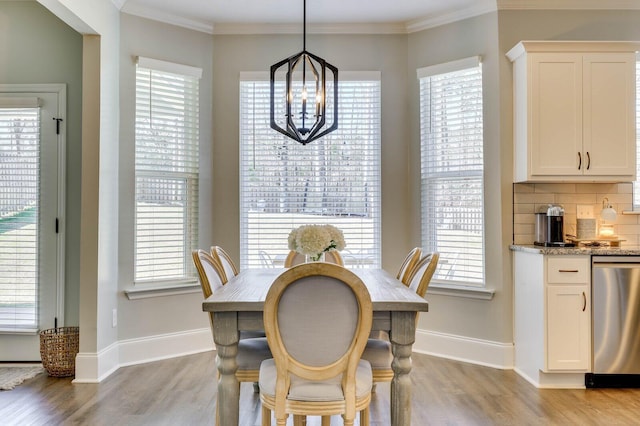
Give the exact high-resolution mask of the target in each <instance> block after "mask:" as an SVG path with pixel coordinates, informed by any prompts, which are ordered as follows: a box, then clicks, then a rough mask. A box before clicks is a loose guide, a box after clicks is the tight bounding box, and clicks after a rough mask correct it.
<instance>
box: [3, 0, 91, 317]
mask: <svg viewBox="0 0 640 426" xmlns="http://www.w3.org/2000/svg"><path fill="white" fill-rule="evenodd" d="M0 83H2V84H41V83H65V84H66V85H67V121H66V125H67V175H66V186H67V199H66V203H65V204H66V205H65V209H66V226H67V228H66V235H65V240H66V250H65V269H66V285H65V324H66V325H78V310H79V308H78V306H79V285H80V279H79V274H80V272H79V268H80V266H79V260H80V255H79V242H80V172H81V123H82V36H81V35H80V34H78V33H77V32H76V31H74V30H73V29H71V28H70V27H69V26H67V25H66V24H65V23H63V22H62V21H61V20H60V19H58V18H57V17H56V16H54V15H53V14H52V13H51V12H49V11H48V10H47V9H45V8H44V7H42V6H41V5H39V4H38V3H36V2H26V1H19V2H7V1H0Z"/></svg>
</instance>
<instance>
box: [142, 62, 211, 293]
mask: <svg viewBox="0 0 640 426" xmlns="http://www.w3.org/2000/svg"><path fill="white" fill-rule="evenodd" d="M200 75H201V70H200V69H198V68H192V67H187V66H184V65H177V64H172V63H168V62H163V61H157V60H154V59H148V58H142V57H140V58H138V67H137V71H136V131H135V138H136V141H135V145H136V153H135V156H136V157H135V179H136V194H135V197H136V204H135V273H134V277H135V281H136V282H149V281H154V282H157V281H163V280H171V281H173V282H175V281H180V280H189V279H193V277H195V271H194V269H193V265H192V262H191V250H193V249H195V248H196V247H197V244H198V241H197V236H198V137H199V136H198V123H199V120H198V115H199V112H198V108H199V100H198V90H199V78H200Z"/></svg>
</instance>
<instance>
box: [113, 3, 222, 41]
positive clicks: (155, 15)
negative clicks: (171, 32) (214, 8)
mask: <svg viewBox="0 0 640 426" xmlns="http://www.w3.org/2000/svg"><path fill="white" fill-rule="evenodd" d="M115 1H120V0H115ZM120 11H121V12H122V13H126V14H128V15H134V16H139V17H141V18H146V19H151V20H153V21H158V22H163V23H165V24H170V25H176V26H178V27H182V28H187V29H190V30H195V31H200V32H203V33H207V34H213V24H210V23H207V22H201V21H196V20H193V19H188V18H183V17H180V16H176V15H172V14H169V13H164V12H160V11H157V10H152V9H149V8H146V7H138V6H136V5H132V4H131V3H127V2H126V0H125V5H124V6H123V7H122V9H121V10H120Z"/></svg>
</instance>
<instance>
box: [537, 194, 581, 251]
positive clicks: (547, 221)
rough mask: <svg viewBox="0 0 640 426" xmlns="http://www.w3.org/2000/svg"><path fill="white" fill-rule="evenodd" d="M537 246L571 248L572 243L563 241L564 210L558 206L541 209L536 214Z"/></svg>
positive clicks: (550, 205) (553, 205)
mask: <svg viewBox="0 0 640 426" xmlns="http://www.w3.org/2000/svg"><path fill="white" fill-rule="evenodd" d="M533 244H535V245H537V246H544V247H573V246H575V244H574V243H567V242H565V241H564V208H563V207H562V206H561V205H559V204H549V205H547V206H544V207H541V208H540V210H539V211H538V212H537V213H536V240H535V241H534V243H533Z"/></svg>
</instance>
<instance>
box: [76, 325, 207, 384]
mask: <svg viewBox="0 0 640 426" xmlns="http://www.w3.org/2000/svg"><path fill="white" fill-rule="evenodd" d="M213 348H214V346H213V339H212V337H211V330H210V329H209V328H202V329H196V330H189V331H184V332H180V333H169V334H161V335H157V336H150V337H143V338H139V339H129V340H123V341H120V342H116V343H114V344H112V345H110V346H109V347H107V348H105V349H103V350H101V351H100V352H98V353H97V354H95V353H94V354H91V353H79V354H78V355H77V356H76V377H75V379H74V380H73V382H74V383H99V382H101V381H102V380H104V379H105V378H107V377H108V376H109V375H110V374H112V373H113V372H115V371H116V370H117V369H118V368H120V367H125V366H128V365H136V364H145V363H147V362H152V361H158V360H162V359H168V358H175V357H180V356H185V355H192V354H196V353H200V352H207V351H211V350H213Z"/></svg>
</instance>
